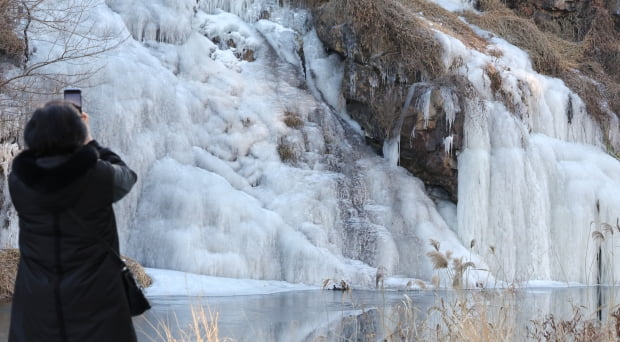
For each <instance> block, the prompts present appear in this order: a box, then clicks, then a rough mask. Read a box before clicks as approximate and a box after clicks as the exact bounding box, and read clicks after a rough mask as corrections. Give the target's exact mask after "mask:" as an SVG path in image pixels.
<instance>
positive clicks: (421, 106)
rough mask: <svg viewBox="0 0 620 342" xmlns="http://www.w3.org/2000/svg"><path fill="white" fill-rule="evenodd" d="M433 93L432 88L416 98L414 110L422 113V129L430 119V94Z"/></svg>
mask: <svg viewBox="0 0 620 342" xmlns="http://www.w3.org/2000/svg"><path fill="white" fill-rule="evenodd" d="M432 92H433V88H429V89H427V90H426V92H424V94H422V96H420V97H419V98H418V101H417V102H416V108H417V109H418V111H420V112H421V113H422V116H423V117H424V128H426V127H427V126H428V119H429V117H430V109H431V94H432Z"/></svg>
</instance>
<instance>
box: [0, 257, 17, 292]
mask: <svg viewBox="0 0 620 342" xmlns="http://www.w3.org/2000/svg"><path fill="white" fill-rule="evenodd" d="M18 264H19V250H17V249H14V248H7V249H2V250H0V301H2V302H6V301H10V300H11V298H12V297H13V290H14V286H15V277H16V276H17V265H18Z"/></svg>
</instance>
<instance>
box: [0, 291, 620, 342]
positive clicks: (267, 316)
mask: <svg viewBox="0 0 620 342" xmlns="http://www.w3.org/2000/svg"><path fill="white" fill-rule="evenodd" d="M405 294H406V295H407V296H409V297H411V299H412V301H413V304H414V306H415V308H416V312H417V313H418V315H419V316H418V317H419V318H420V319H425V315H426V313H428V312H429V309H430V308H432V307H433V306H435V305H437V304H438V303H439V302H440V300H441V299H443V300H444V301H445V302H446V304H447V305H450V304H451V303H454V301H455V300H457V298H459V296H463V295H467V296H475V297H476V298H477V299H476V300H479V301H481V302H482V303H483V304H484V305H485V306H486V308H487V310H488V312H492V311H493V309H494V308H495V309H497V308H500V307H502V308H505V309H507V310H510V314H509V316H508V318H509V320H510V321H511V322H510V324H513V326H514V329H515V334H516V336H515V339H514V340H519V341H523V340H526V339H525V338H524V336H525V335H524V334H525V327H526V326H527V325H528V324H530V321H531V320H540V319H542V318H544V316H545V315H547V314H550V313H553V314H554V316H555V317H556V319H570V318H571V317H572V314H573V305H581V306H584V307H585V309H584V310H583V311H582V312H583V313H584V314H585V318H586V319H595V318H596V317H597V315H596V314H595V313H594V308H596V307H598V306H599V304H601V303H602V304H603V305H608V303H618V302H619V298H620V288H618V287H603V288H597V287H565V288H528V289H521V290H516V291H493V290H485V291H407V292H403V291H370V290H365V291H362V290H354V291H351V292H340V291H328V290H305V291H288V292H280V293H274V294H260V295H236V296H218V297H191V296H162V295H158V296H151V297H150V298H149V299H150V300H151V303H152V304H153V308H152V309H151V310H150V311H149V312H147V313H146V314H145V315H143V316H141V317H137V318H134V323H135V325H136V329H137V331H138V340H139V342H151V341H166V340H164V339H162V338H160V337H158V336H157V333H156V331H155V330H154V329H155V327H156V326H158V325H159V324H160V323H164V324H166V325H167V326H168V327H170V328H171V329H172V331H173V333H174V334H180V330H179V329H183V330H185V331H188V327H190V325H191V322H192V315H191V311H192V307H199V306H202V307H204V308H205V310H206V311H207V312H209V311H210V312H212V313H214V314H217V315H218V330H219V336H220V338H221V339H220V340H224V339H223V338H224V337H227V338H229V339H231V340H233V341H239V342H242V341H269V342H276V341H282V342H297V341H299V342H302V341H303V342H306V341H383V340H382V337H385V336H386V335H388V334H389V333H390V331H391V329H392V328H393V327H394V325H395V324H396V323H397V320H398V310H396V307H397V306H398V305H400V304H402V302H403V299H404V296H405ZM472 303H473V302H472ZM9 319H10V304H4V305H0V340H1V341H6V340H7V336H8V326H9ZM432 322H433V321H431V322H429V323H432ZM31 328H32V329H36V327H31Z"/></svg>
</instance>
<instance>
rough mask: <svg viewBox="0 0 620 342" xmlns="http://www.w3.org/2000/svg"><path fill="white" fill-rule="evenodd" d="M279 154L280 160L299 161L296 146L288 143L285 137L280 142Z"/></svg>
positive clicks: (285, 161) (287, 161) (286, 161)
mask: <svg viewBox="0 0 620 342" xmlns="http://www.w3.org/2000/svg"><path fill="white" fill-rule="evenodd" d="M277 149H278V155H279V156H280V160H281V161H282V162H284V163H295V162H297V159H298V156H297V153H296V152H295V147H294V146H293V145H292V144H290V143H288V142H287V141H286V140H285V139H283V138H282V139H280V141H279V142H278V147H277Z"/></svg>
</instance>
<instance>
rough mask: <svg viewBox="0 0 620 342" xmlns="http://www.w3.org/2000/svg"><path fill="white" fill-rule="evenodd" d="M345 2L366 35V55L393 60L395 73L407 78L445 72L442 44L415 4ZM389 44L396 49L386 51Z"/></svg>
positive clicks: (358, 28) (361, 34)
mask: <svg viewBox="0 0 620 342" xmlns="http://www.w3.org/2000/svg"><path fill="white" fill-rule="evenodd" d="M342 5H343V6H344V12H345V13H348V14H350V18H351V20H352V25H353V27H354V29H355V32H356V34H357V36H358V37H365V39H364V40H363V41H362V44H361V45H362V46H361V48H362V50H363V55H364V56H371V57H370V58H371V59H372V58H377V59H385V60H386V61H391V62H393V64H394V70H393V73H394V74H396V75H397V77H398V78H400V79H403V80H406V79H408V80H409V81H414V80H420V79H433V78H435V77H437V76H438V75H440V74H441V73H442V72H443V70H442V69H443V67H442V64H441V59H440V58H441V46H440V45H439V43H438V42H437V41H436V40H435V39H434V35H433V33H432V30H431V28H430V27H429V25H428V23H427V22H426V21H424V20H422V19H420V18H418V16H417V15H415V13H414V12H413V11H412V9H411V8H408V7H407V6H405V5H404V4H403V3H401V2H400V1H397V0H386V1H375V0H343V2H342ZM385 46H393V47H395V49H394V51H385V49H383V47H385ZM360 62H364V61H360ZM399 65H400V66H402V68H403V70H398V69H399ZM386 71H388V70H386Z"/></svg>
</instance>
